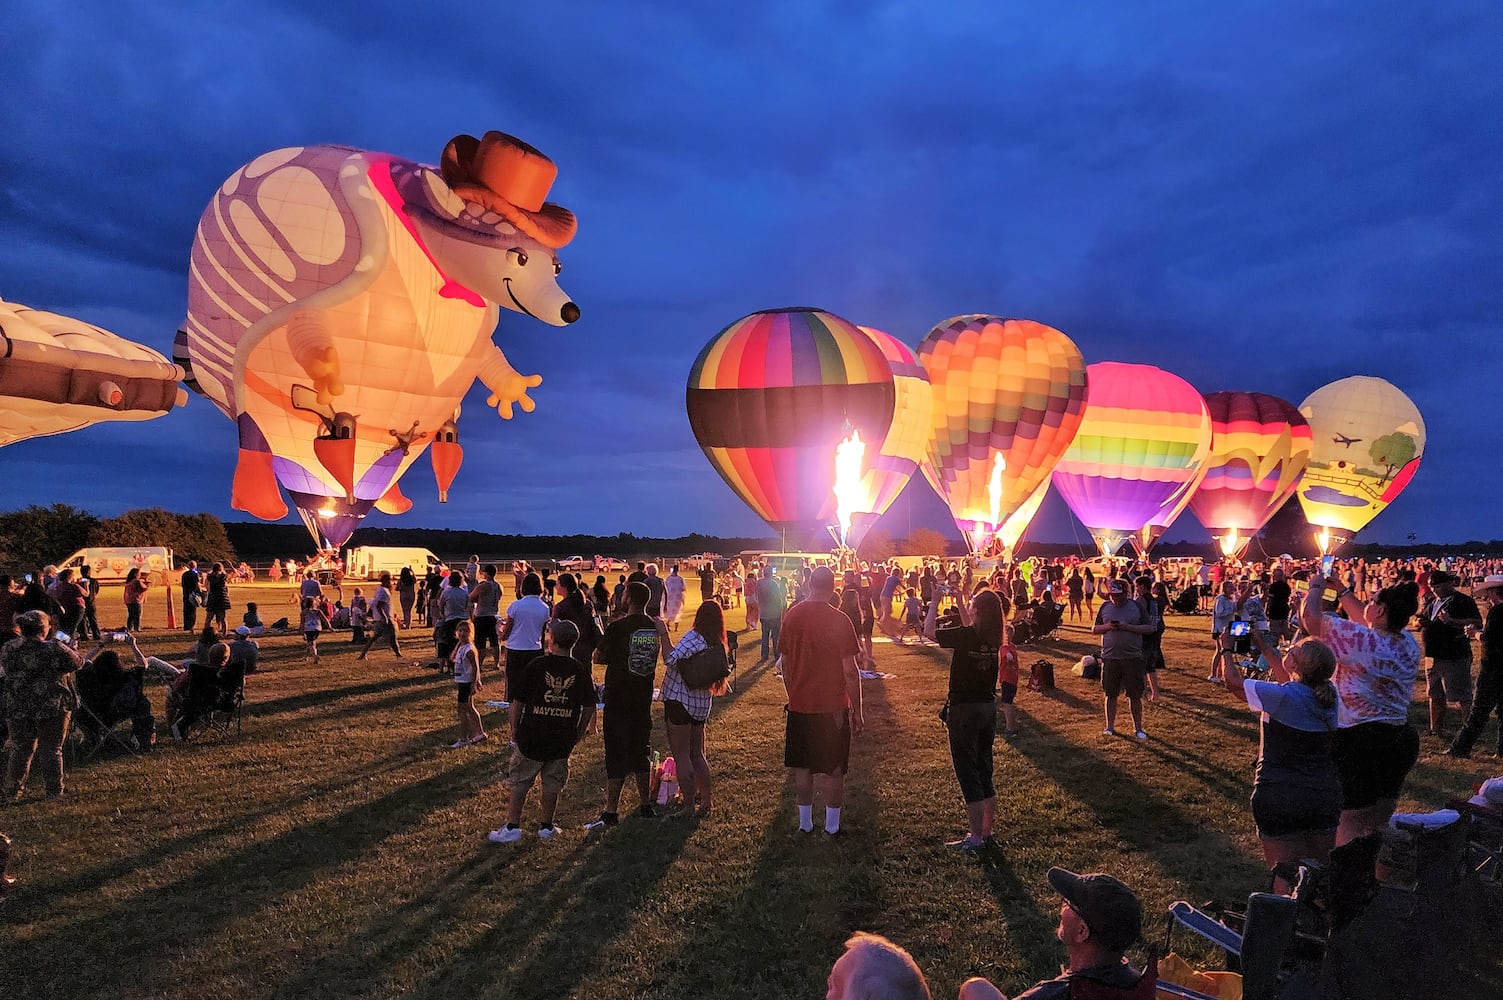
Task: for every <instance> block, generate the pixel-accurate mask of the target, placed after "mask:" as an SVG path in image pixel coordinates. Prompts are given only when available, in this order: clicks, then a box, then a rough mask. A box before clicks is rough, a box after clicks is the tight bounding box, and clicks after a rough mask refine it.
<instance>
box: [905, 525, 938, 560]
mask: <svg viewBox="0 0 1503 1000" xmlns="http://www.w3.org/2000/svg"><path fill="white" fill-rule="evenodd" d="M900 548H902V550H903V554H904V555H909V556H942V555H944V554H945V553H946V552H948V551H949V548H950V544H949V542H947V541H945V536H944V535H941V534H940V533H939V532H937V531H935V530H933V529H932V528H914V529H913V531H912V533H910V534H909V536H908V538H907V539H906V540H905V541H904V542H903V544H902V545H901V546H900Z"/></svg>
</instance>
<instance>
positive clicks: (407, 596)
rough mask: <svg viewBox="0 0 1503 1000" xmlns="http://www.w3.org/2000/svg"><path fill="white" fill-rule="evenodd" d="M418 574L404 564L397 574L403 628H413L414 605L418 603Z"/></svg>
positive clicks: (398, 598) (398, 599)
mask: <svg viewBox="0 0 1503 1000" xmlns="http://www.w3.org/2000/svg"><path fill="white" fill-rule="evenodd" d="M417 586H418V581H417V574H416V573H414V572H413V571H412V567H411V566H403V567H402V571H401V572H400V573H398V574H397V601H398V603H400V604H401V607H402V628H404V629H409V628H412V606H413V605H414V604H416V603H417Z"/></svg>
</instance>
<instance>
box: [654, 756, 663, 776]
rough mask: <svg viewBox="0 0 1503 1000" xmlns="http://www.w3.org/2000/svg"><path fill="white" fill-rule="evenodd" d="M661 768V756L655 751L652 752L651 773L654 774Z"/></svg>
mask: <svg viewBox="0 0 1503 1000" xmlns="http://www.w3.org/2000/svg"><path fill="white" fill-rule="evenodd" d="M662 766H663V755H662V754H660V753H658V752H657V751H656V750H654V751H653V752H652V771H653V773H654V774H656V773H657V772H658V771H659V770H660V769H661V768H662Z"/></svg>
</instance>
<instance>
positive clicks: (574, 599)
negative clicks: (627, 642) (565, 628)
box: [551, 573, 600, 665]
mask: <svg viewBox="0 0 1503 1000" xmlns="http://www.w3.org/2000/svg"><path fill="white" fill-rule="evenodd" d="M553 593H554V601H553V613H552V615H551V617H552V619H553V620H554V621H560V620H562V621H567V622H572V623H573V625H574V630H575V632H576V633H577V635H576V637H575V641H574V642H573V643H572V645H571V647H570V650H571V651H570V655H571V656H573V657H574V658H575V659H576V660H578V661H579V662H580V663H583V664H586V665H588V664H589V663H590V661H591V658H592V657H593V656H594V654H595V645H596V643H597V642H599V640H600V630H599V628H598V627H597V626H596V624H595V608H594V602H592V601H591V600H590V599H589V598H588V597H587V596H586V594H585V592H584V591H583V590H581V589H580V587H579V583H578V581H576V580H575V579H574V574H573V573H560V574H559V575H558V582H557V583H555V584H554V587H553Z"/></svg>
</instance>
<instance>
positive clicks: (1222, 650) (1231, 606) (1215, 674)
mask: <svg viewBox="0 0 1503 1000" xmlns="http://www.w3.org/2000/svg"><path fill="white" fill-rule="evenodd" d="M1236 591H1237V585H1236V584H1235V583H1233V582H1232V581H1231V580H1223V581H1221V592H1220V593H1219V594H1217V595H1216V600H1215V602H1214V603H1213V604H1212V605H1211V642H1212V643H1213V645H1214V649H1213V651H1212V653H1211V673H1210V676H1208V677H1207V678H1206V680H1208V681H1210V682H1211V683H1212V684H1220V683H1221V670H1222V663H1221V661H1222V660H1226V661H1227V666H1228V667H1230V665H1231V659H1232V645H1233V642H1232V636H1231V634H1230V633H1231V624H1232V622H1233V621H1235V620H1236V619H1237V598H1236V596H1235V594H1236Z"/></svg>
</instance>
